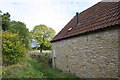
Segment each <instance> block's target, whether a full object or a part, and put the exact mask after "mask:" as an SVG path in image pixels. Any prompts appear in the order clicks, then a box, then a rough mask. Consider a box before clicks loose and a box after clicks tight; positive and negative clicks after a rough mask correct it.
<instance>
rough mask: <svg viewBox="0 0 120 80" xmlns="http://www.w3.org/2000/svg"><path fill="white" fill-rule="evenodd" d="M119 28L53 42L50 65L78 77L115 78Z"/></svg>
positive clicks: (116, 75) (116, 73) (116, 74)
mask: <svg viewBox="0 0 120 80" xmlns="http://www.w3.org/2000/svg"><path fill="white" fill-rule="evenodd" d="M118 31H119V32H120V28H119V29H118V28H114V29H113V28H112V29H106V30H103V31H99V32H94V33H89V34H87V35H83V36H79V37H74V38H69V39H66V40H61V41H57V42H53V43H52V50H53V53H54V56H56V57H53V66H54V67H56V68H58V69H61V70H63V71H66V72H70V73H72V74H75V75H77V76H79V77H80V78H116V77H118V48H119V47H118V44H120V42H119V40H118V36H120V35H119V34H118Z"/></svg>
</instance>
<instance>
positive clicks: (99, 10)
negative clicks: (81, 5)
mask: <svg viewBox="0 0 120 80" xmlns="http://www.w3.org/2000/svg"><path fill="white" fill-rule="evenodd" d="M118 5H120V2H99V3H97V4H95V5H94V6H92V7H90V8H88V9H87V10H85V11H83V12H81V13H79V15H78V20H79V23H78V24H77V25H76V16H74V17H73V18H72V19H71V20H70V22H68V24H67V25H66V26H65V27H64V28H63V29H62V30H61V31H60V32H59V33H58V34H57V35H56V36H55V37H54V38H53V40H52V41H51V42H54V41H58V40H61V39H65V38H68V37H71V36H75V35H78V34H82V33H86V32H90V31H94V30H97V29H100V28H104V27H108V26H112V25H118V24H120V22H119V21H120V7H119V6H118ZM70 28H72V29H71V30H70Z"/></svg>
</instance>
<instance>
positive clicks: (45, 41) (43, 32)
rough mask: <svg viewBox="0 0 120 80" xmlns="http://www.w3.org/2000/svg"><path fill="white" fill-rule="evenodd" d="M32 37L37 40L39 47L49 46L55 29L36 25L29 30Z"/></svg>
mask: <svg viewBox="0 0 120 80" xmlns="http://www.w3.org/2000/svg"><path fill="white" fill-rule="evenodd" d="M31 34H32V38H33V39H34V40H36V41H37V43H38V45H40V47H41V49H42V47H43V45H44V46H46V47H50V46H51V44H50V40H51V39H52V38H53V37H54V35H55V31H54V30H53V29H52V28H49V27H47V26H45V25H37V26H35V27H34V29H33V31H31Z"/></svg>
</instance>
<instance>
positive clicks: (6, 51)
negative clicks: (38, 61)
mask: <svg viewBox="0 0 120 80" xmlns="http://www.w3.org/2000/svg"><path fill="white" fill-rule="evenodd" d="M25 52H26V49H25V45H24V44H23V43H22V42H21V41H20V38H19V35H18V34H13V33H11V32H10V31H3V35H2V55H3V56H2V57H3V64H6V65H9V64H15V63H17V62H20V61H21V60H22V59H23V57H24V56H25Z"/></svg>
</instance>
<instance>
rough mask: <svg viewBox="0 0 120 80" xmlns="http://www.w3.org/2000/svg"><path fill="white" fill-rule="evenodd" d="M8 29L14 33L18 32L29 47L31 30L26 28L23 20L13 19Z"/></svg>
mask: <svg viewBox="0 0 120 80" xmlns="http://www.w3.org/2000/svg"><path fill="white" fill-rule="evenodd" d="M8 29H9V31H11V32H12V33H18V34H19V37H20V39H21V41H22V42H23V43H24V44H25V46H26V48H28V47H29V30H28V29H27V28H26V25H25V24H24V23H23V22H20V21H11V22H10V25H9V28H8Z"/></svg>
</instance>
